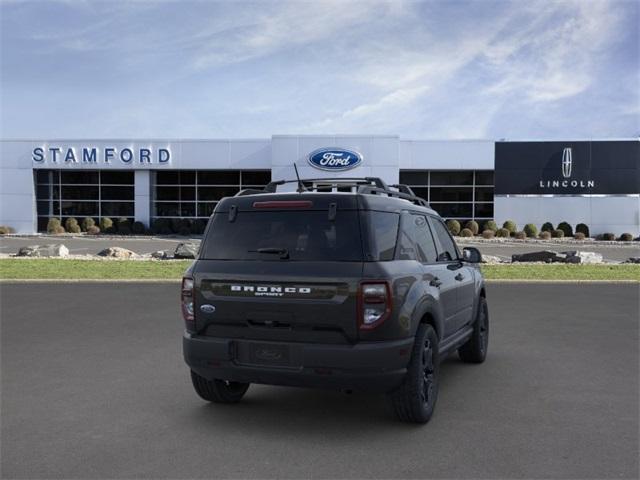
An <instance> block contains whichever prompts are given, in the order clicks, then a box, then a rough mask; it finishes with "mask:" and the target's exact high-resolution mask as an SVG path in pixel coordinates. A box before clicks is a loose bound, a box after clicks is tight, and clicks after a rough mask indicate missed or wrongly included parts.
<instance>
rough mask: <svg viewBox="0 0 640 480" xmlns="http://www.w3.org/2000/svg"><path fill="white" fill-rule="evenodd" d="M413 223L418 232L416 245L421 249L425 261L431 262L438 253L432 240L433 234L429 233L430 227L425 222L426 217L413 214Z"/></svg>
mask: <svg viewBox="0 0 640 480" xmlns="http://www.w3.org/2000/svg"><path fill="white" fill-rule="evenodd" d="M415 217H416V219H415V222H414V223H415V225H416V230H417V234H418V245H419V246H420V249H421V250H422V254H423V256H424V257H425V258H426V260H425V262H428V263H433V262H435V261H436V257H437V256H438V253H437V251H436V244H435V242H434V241H433V235H431V229H430V228H429V224H428V223H427V219H426V218H425V217H424V216H423V215H415Z"/></svg>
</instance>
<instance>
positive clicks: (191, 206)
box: [180, 202, 196, 217]
mask: <svg viewBox="0 0 640 480" xmlns="http://www.w3.org/2000/svg"><path fill="white" fill-rule="evenodd" d="M180 216H181V217H195V216H196V204H195V203H189V202H185V203H181V204H180Z"/></svg>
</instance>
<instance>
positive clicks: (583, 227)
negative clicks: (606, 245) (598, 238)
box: [576, 223, 591, 237]
mask: <svg viewBox="0 0 640 480" xmlns="http://www.w3.org/2000/svg"><path fill="white" fill-rule="evenodd" d="M576 233H582V234H584V236H585V237H590V236H591V235H589V226H588V225H587V224H586V223H579V224H578V225H576Z"/></svg>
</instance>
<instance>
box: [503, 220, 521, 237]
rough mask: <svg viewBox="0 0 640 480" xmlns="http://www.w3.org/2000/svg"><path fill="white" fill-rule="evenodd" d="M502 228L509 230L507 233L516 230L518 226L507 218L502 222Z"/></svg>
mask: <svg viewBox="0 0 640 480" xmlns="http://www.w3.org/2000/svg"><path fill="white" fill-rule="evenodd" d="M502 228H506V229H507V230H509V234H512V233H516V230H518V226H517V225H516V222H514V221H513V220H507V221H506V222H504V223H503V224H502Z"/></svg>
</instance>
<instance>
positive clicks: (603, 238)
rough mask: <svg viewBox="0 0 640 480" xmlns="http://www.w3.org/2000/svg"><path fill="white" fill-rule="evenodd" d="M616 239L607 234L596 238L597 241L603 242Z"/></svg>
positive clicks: (611, 234)
mask: <svg viewBox="0 0 640 480" xmlns="http://www.w3.org/2000/svg"><path fill="white" fill-rule="evenodd" d="M615 239H616V236H615V235H614V234H613V233H610V232H607V233H603V234H601V235H600V236H599V237H598V240H605V241H608V242H611V241H613V240H615Z"/></svg>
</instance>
